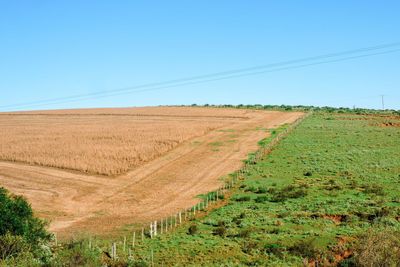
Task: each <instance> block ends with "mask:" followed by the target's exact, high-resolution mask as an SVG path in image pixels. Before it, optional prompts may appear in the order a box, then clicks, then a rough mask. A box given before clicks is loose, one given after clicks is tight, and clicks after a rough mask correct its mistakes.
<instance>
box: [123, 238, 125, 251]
mask: <svg viewBox="0 0 400 267" xmlns="http://www.w3.org/2000/svg"><path fill="white" fill-rule="evenodd" d="M125 250H126V236H124V250H123V251H124V252H125Z"/></svg>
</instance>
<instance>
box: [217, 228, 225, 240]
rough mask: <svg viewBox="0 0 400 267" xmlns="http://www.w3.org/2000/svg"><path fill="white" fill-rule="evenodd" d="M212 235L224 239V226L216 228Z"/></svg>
mask: <svg viewBox="0 0 400 267" xmlns="http://www.w3.org/2000/svg"><path fill="white" fill-rule="evenodd" d="M214 234H215V235H219V236H220V237H222V238H224V237H225V236H226V227H225V226H219V227H217V229H215V231H214Z"/></svg>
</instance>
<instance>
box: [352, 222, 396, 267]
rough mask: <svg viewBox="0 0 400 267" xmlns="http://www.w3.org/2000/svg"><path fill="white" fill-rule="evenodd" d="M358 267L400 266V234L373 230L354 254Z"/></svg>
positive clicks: (360, 243) (388, 230)
mask: <svg viewBox="0 0 400 267" xmlns="http://www.w3.org/2000/svg"><path fill="white" fill-rule="evenodd" d="M354 258H355V261H356V263H357V266H400V234H399V233H398V232H395V231H392V230H390V229H389V228H388V229H379V228H378V229H377V228H372V229H371V230H370V231H369V233H368V234H367V235H365V236H364V237H362V238H361V240H360V242H359V247H358V248H357V249H356V251H355V253H354Z"/></svg>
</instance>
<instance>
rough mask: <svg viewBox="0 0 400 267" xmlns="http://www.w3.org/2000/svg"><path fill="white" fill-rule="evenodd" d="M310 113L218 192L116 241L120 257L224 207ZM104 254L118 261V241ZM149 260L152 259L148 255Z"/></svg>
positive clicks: (253, 157)
mask: <svg viewBox="0 0 400 267" xmlns="http://www.w3.org/2000/svg"><path fill="white" fill-rule="evenodd" d="M312 113H313V112H312V111H310V112H308V113H305V114H303V115H302V116H301V117H299V118H298V119H297V120H296V121H294V122H293V123H291V124H290V125H289V126H288V127H287V128H286V129H285V130H283V131H282V132H280V133H279V134H277V136H276V137H275V138H274V139H272V140H271V141H270V142H268V143H265V144H262V145H260V147H259V149H258V150H257V151H256V152H254V153H251V156H249V158H248V159H247V160H243V162H244V164H243V166H242V167H241V168H240V169H239V170H237V171H235V172H233V173H231V174H229V176H230V179H227V180H226V181H225V183H224V185H222V186H221V187H219V188H218V189H217V190H214V191H210V192H208V193H206V194H204V196H202V198H201V199H202V201H200V202H199V203H197V204H196V205H194V206H193V207H191V208H186V209H183V210H181V211H179V212H177V213H175V214H172V215H170V216H168V217H165V218H162V219H159V220H154V221H151V222H148V226H147V227H142V228H141V229H140V228H139V229H138V230H134V231H132V232H131V233H132V235H131V237H130V238H129V241H128V240H127V237H126V236H124V239H123V241H122V240H120V241H119V242H118V247H119V249H120V250H122V252H123V254H125V255H129V258H131V259H133V255H132V252H133V249H134V247H135V244H137V243H138V242H142V243H143V242H144V239H145V238H146V239H150V240H152V239H154V238H156V237H157V236H158V235H162V234H167V233H169V232H172V231H173V230H174V229H176V228H177V227H179V226H180V225H182V224H183V223H185V222H187V221H191V220H193V219H195V218H198V217H201V216H204V215H205V214H207V213H209V212H210V211H211V210H213V209H215V208H218V207H220V206H223V205H224V204H226V199H225V198H226V195H227V193H228V192H229V191H232V189H233V188H235V187H236V186H237V185H238V184H239V183H240V181H241V180H244V179H245V174H246V173H248V171H249V170H250V168H252V167H253V166H255V164H256V162H257V161H260V160H261V158H262V157H264V156H265V155H267V154H268V153H269V152H271V150H272V149H273V148H274V147H275V146H277V145H278V144H279V142H280V141H281V140H283V139H284V138H285V137H286V136H287V135H288V134H289V133H290V132H291V131H292V130H293V129H295V128H296V127H297V126H298V125H299V124H300V123H301V122H302V121H303V120H304V119H306V118H307V117H308V116H310V115H311V114H312ZM224 199H225V200H224ZM54 236H55V245H56V246H57V245H60V243H59V242H57V233H54ZM88 244H89V246H90V247H91V240H90V239H89V240H88ZM106 254H108V255H109V257H110V258H111V259H117V258H118V254H119V253H117V242H113V243H112V245H111V247H110V252H107V253H106ZM149 258H151V256H150V255H149Z"/></svg>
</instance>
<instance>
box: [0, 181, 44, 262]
mask: <svg viewBox="0 0 400 267" xmlns="http://www.w3.org/2000/svg"><path fill="white" fill-rule="evenodd" d="M45 225H46V224H45V223H44V222H43V221H42V220H40V219H38V218H36V217H35V216H34V215H33V211H32V208H31V206H30V205H29V203H28V202H26V200H25V199H24V198H23V197H21V196H15V195H12V194H9V193H8V191H7V190H6V189H4V188H0V266H1V265H6V266H34V265H39V263H43V264H47V263H48V262H49V260H50V257H49V255H50V249H49V247H47V246H45V245H46V243H47V242H48V241H50V239H51V235H50V234H49V233H47V232H46V230H45V229H44V227H45Z"/></svg>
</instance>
